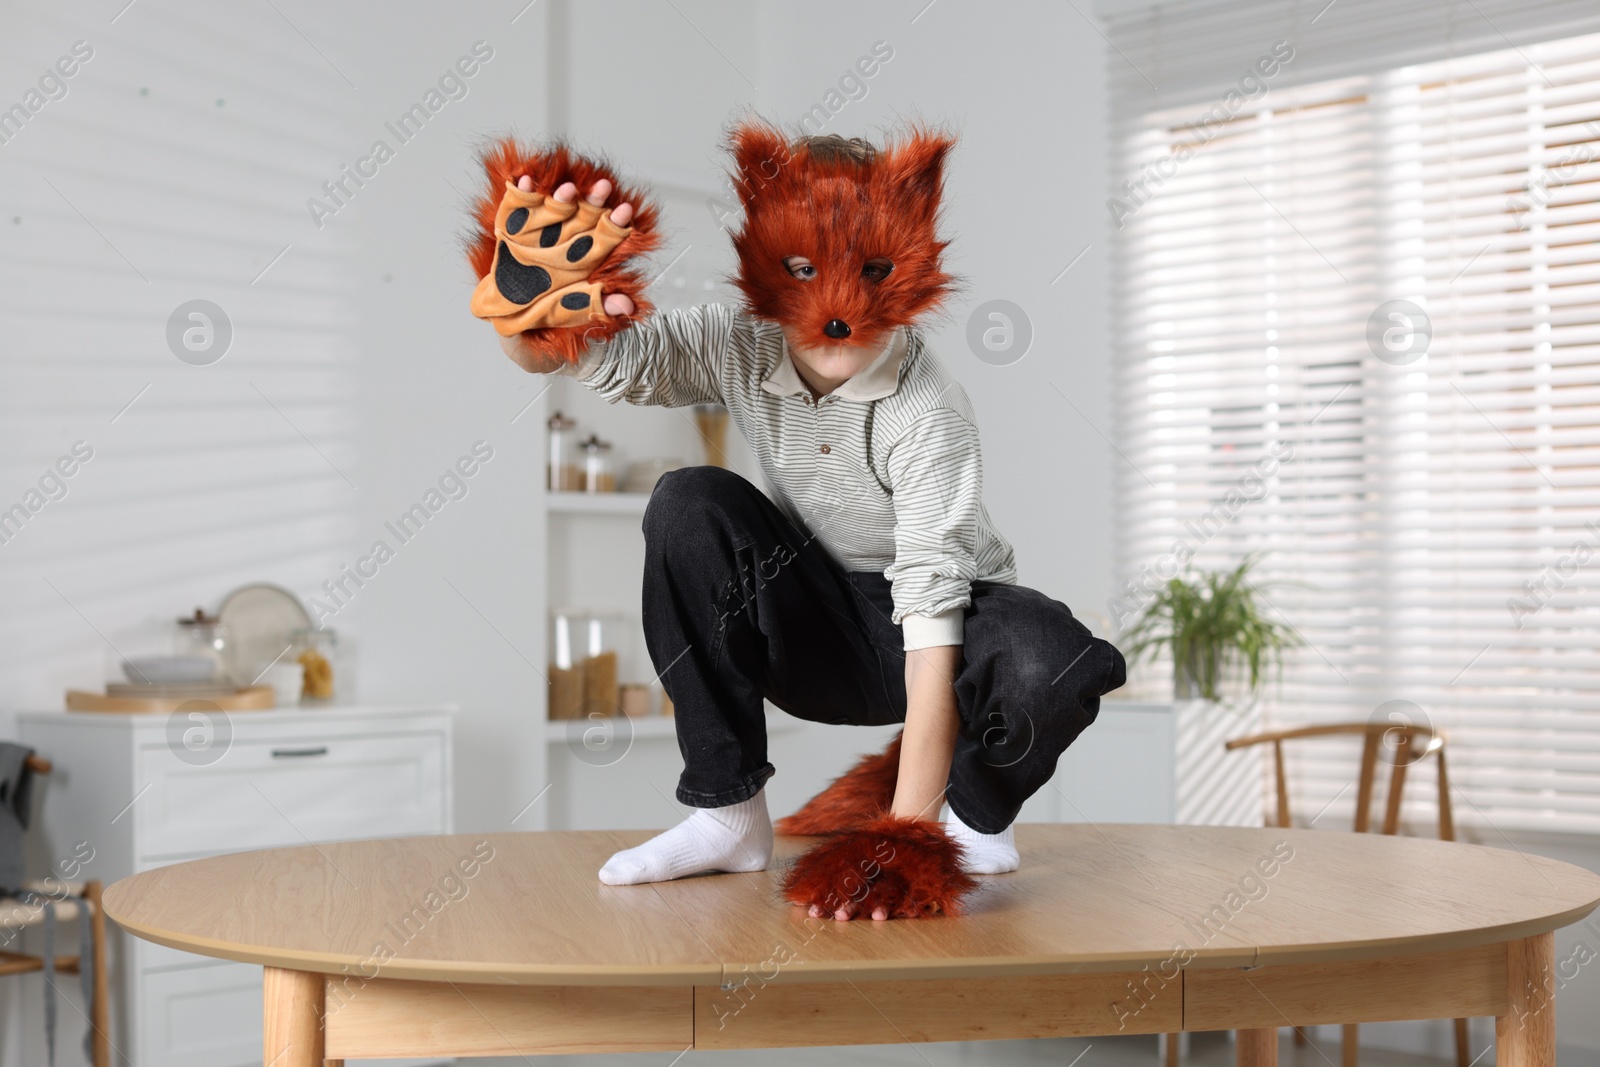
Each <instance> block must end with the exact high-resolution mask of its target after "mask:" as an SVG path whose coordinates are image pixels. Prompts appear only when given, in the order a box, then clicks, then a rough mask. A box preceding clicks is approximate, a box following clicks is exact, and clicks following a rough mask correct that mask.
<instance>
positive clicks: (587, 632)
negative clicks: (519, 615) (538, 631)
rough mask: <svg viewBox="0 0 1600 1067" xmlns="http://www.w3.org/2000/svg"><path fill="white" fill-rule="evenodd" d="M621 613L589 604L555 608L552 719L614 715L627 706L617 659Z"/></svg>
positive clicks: (551, 672)
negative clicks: (594, 608) (623, 703)
mask: <svg viewBox="0 0 1600 1067" xmlns="http://www.w3.org/2000/svg"><path fill="white" fill-rule="evenodd" d="M622 636H623V620H622V616H621V615H620V614H617V613H614V612H607V611H589V610H586V609H583V608H557V609H555V610H553V611H552V612H551V613H550V670H549V679H550V708H549V717H550V718H551V719H586V718H590V717H592V716H604V717H609V716H612V715H616V714H618V713H619V712H620V711H621V701H620V689H619V687H618V685H617V663H618V660H619V658H620V656H621V651H622V647H621V646H622Z"/></svg>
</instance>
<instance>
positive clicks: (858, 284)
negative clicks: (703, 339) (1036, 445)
mask: <svg viewBox="0 0 1600 1067" xmlns="http://www.w3.org/2000/svg"><path fill="white" fill-rule="evenodd" d="M790 140H791V138H790V137H789V136H788V135H787V134H785V133H784V132H783V131H782V130H779V129H777V128H776V127H773V126H771V125H768V124H766V123H764V122H760V121H746V122H743V123H740V124H739V125H738V126H736V127H735V128H734V129H733V130H732V132H731V133H729V135H728V137H727V148H728V151H729V152H730V153H731V154H732V155H733V159H734V164H735V167H736V173H735V174H734V175H732V177H733V181H734V185H735V188H736V189H737V191H738V195H739V201H740V205H741V206H742V207H743V208H744V213H745V218H744V226H743V228H742V229H741V230H740V231H739V232H738V233H736V234H734V236H733V248H734V251H735V252H736V253H737V254H738V257H739V270H738V274H737V275H736V276H735V277H734V278H733V279H732V281H733V283H734V284H735V285H737V286H738V288H739V289H740V291H741V292H743V294H744V296H745V302H746V305H747V307H748V308H749V310H750V312H751V313H752V314H754V315H756V316H757V317H759V318H763V319H769V320H771V321H773V322H777V323H780V324H782V325H783V326H785V327H787V328H788V329H789V331H790V336H791V339H792V340H793V341H795V342H796V343H798V344H801V345H804V346H806V347H825V346H831V345H856V346H862V347H873V348H876V347H880V346H881V345H882V344H883V343H884V342H885V341H886V340H887V335H888V332H889V331H890V330H893V329H895V328H897V327H900V326H907V325H910V324H911V323H913V322H915V321H916V320H917V319H919V318H920V317H922V316H923V315H926V314H928V313H931V312H933V311H935V310H937V309H938V308H939V306H940V305H941V303H942V302H943V300H944V299H945V297H946V296H948V295H949V294H950V293H951V291H952V290H953V289H954V287H955V279H954V278H952V277H951V276H950V275H948V274H946V273H945V272H944V270H943V267H942V265H941V259H942V257H943V253H944V250H945V247H946V246H947V245H948V244H949V242H948V241H941V240H939V236H938V232H937V224H938V215H939V207H940V198H941V195H942V193H943V186H944V163H945V157H946V156H947V155H948V154H949V151H950V149H951V148H952V147H953V146H954V145H955V140H954V138H952V137H948V136H945V135H942V134H939V133H935V132H932V131H930V130H927V129H924V128H922V127H912V128H911V129H910V130H909V132H907V133H906V134H905V135H904V136H902V137H901V138H899V139H898V140H896V141H894V142H892V143H890V144H888V145H886V146H885V147H884V148H883V149H881V150H879V151H878V152H877V153H875V155H874V156H873V158H871V159H870V160H868V161H867V162H864V163H858V162H856V161H855V160H853V159H851V158H849V157H841V158H823V159H818V158H813V157H812V156H811V153H810V152H809V150H808V149H807V147H806V146H805V145H803V144H801V145H798V146H795V147H791V146H790ZM786 256H804V257H805V258H806V259H808V260H810V261H811V264H812V266H814V267H815V268H816V274H815V276H814V277H812V278H810V279H801V278H796V277H795V276H793V275H792V274H791V273H790V272H789V270H788V268H786V267H785V266H784V263H783V261H784V258H785V257H786ZM869 260H887V261H888V262H889V263H890V264H892V266H891V267H890V269H889V272H888V274H887V275H886V276H884V277H882V278H881V279H879V278H873V277H869V276H868V275H867V274H865V273H864V272H863V268H864V267H865V266H866V264H867V262H868V261H869ZM830 324H832V328H831V330H830ZM841 324H843V325H842V326H841ZM845 328H848V332H847V333H846V332H845ZM841 334H843V335H842V336H841Z"/></svg>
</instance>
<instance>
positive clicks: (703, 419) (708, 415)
mask: <svg viewBox="0 0 1600 1067" xmlns="http://www.w3.org/2000/svg"><path fill="white" fill-rule="evenodd" d="M694 425H695V429H697V430H699V431H700V443H701V444H702V445H704V446H705V452H706V463H707V464H709V465H710V466H713V467H726V466H727V465H728V409H727V408H725V407H723V406H722V405H721V404H696V405H695V406H694Z"/></svg>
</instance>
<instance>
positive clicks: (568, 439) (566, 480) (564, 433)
mask: <svg viewBox="0 0 1600 1067" xmlns="http://www.w3.org/2000/svg"><path fill="white" fill-rule="evenodd" d="M548 425H549V427H550V466H549V472H548V473H547V474H546V476H545V481H546V484H547V485H548V487H549V488H550V489H551V490H553V491H555V492H559V493H575V492H578V491H579V490H581V489H582V488H583V468H582V467H581V466H580V465H579V463H578V446H577V434H576V433H574V432H573V430H574V428H575V427H576V426H577V425H578V424H577V423H576V422H574V421H573V420H572V419H569V418H567V417H566V416H565V415H563V414H561V412H559V411H557V412H555V413H554V414H552V415H551V416H550V420H549V423H548Z"/></svg>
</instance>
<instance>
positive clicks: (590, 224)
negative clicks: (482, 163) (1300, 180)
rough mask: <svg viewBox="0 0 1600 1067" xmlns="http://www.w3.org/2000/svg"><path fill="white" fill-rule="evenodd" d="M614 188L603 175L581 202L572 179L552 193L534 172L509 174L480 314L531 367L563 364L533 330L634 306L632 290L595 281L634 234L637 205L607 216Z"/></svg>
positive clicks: (475, 304)
mask: <svg viewBox="0 0 1600 1067" xmlns="http://www.w3.org/2000/svg"><path fill="white" fill-rule="evenodd" d="M611 190H612V184H611V182H610V181H609V180H607V179H604V178H602V179H600V180H599V181H596V182H595V183H594V185H593V187H591V189H590V191H589V196H588V197H587V198H586V200H585V202H584V203H583V204H579V205H576V207H574V206H573V205H574V202H575V201H576V200H577V196H578V189H577V186H576V185H574V184H573V183H572V182H564V183H562V184H561V185H560V186H559V187H558V188H557V189H556V190H555V192H554V193H552V194H551V195H550V196H548V197H545V196H540V195H539V194H538V193H536V192H535V191H534V188H533V179H532V178H531V177H530V176H529V175H526V174H525V175H522V176H521V177H519V178H518V179H517V181H516V183H515V185H513V184H512V182H510V181H509V180H508V181H507V182H506V184H505V194H504V195H503V196H502V198H501V200H500V205H499V208H498V210H497V211H496V213H495V222H494V236H495V241H496V245H497V247H496V251H495V255H494V259H493V261H492V264H491V266H490V269H489V271H488V273H487V274H485V275H484V276H483V277H482V278H481V279H480V280H479V282H478V286H477V288H476V289H474V290H473V293H472V312H473V314H474V315H477V316H478V317H479V318H483V319H488V320H489V321H491V322H492V323H494V326H495V329H496V331H497V332H498V333H499V334H500V335H501V337H502V348H503V349H504V350H505V351H506V353H507V354H508V355H510V356H511V358H512V359H513V360H515V361H516V362H517V364H518V365H519V366H522V367H523V368H524V369H527V370H534V371H544V370H554V369H556V367H555V366H546V364H547V363H548V358H547V357H546V356H543V355H540V354H537V350H536V349H535V348H533V347H532V346H529V345H527V344H525V343H522V342H520V341H519V340H518V338H519V337H520V336H521V335H522V334H523V333H525V332H526V331H529V330H539V329H546V328H551V327H554V328H568V329H570V328H573V327H579V326H583V325H584V324H586V323H590V322H593V321H596V320H599V319H602V318H603V317H604V316H605V315H613V316H615V315H627V314H630V313H632V311H633V310H634V302H633V301H632V300H631V299H630V298H629V297H627V296H626V295H624V294H622V293H610V294H603V293H602V292H601V288H600V284H599V283H591V282H589V281H588V278H589V276H590V275H591V274H592V273H593V272H594V270H595V269H596V268H598V267H599V266H600V265H601V264H602V263H603V262H605V260H606V258H607V257H608V256H610V254H611V253H612V251H613V250H614V249H616V248H617V247H618V246H619V245H620V244H622V242H623V241H625V240H626V239H627V238H628V236H629V235H630V231H629V230H628V224H629V223H630V222H631V221H632V219H633V205H632V204H629V203H623V204H620V205H618V206H617V207H616V208H615V209H614V210H612V211H611V212H610V214H609V216H604V217H603V216H602V215H601V212H602V210H603V209H604V205H605V202H606V197H608V196H610V195H611ZM557 365H559V364H557Z"/></svg>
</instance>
